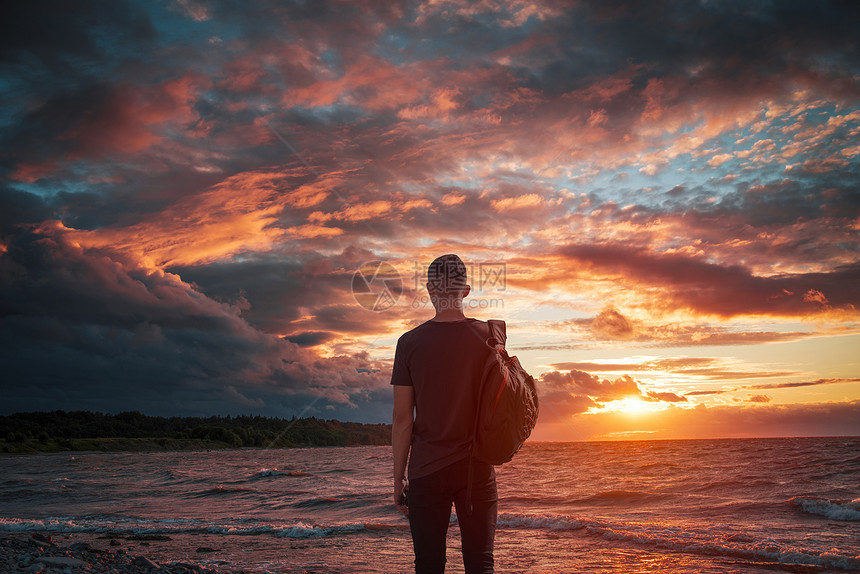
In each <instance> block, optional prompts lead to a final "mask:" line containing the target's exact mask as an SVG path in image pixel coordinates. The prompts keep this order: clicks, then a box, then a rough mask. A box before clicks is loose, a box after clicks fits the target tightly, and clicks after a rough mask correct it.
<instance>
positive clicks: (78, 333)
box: [0, 228, 389, 419]
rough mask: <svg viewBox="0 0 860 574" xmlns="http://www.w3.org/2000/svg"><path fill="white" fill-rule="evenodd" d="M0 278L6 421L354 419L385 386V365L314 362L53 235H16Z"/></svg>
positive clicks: (183, 291)
mask: <svg viewBox="0 0 860 574" xmlns="http://www.w3.org/2000/svg"><path fill="white" fill-rule="evenodd" d="M0 278H2V281H0V286H2V287H0V301H2V303H0V365H2V368H3V372H4V377H3V384H2V387H3V393H4V396H6V397H7V400H6V401H5V403H4V406H3V408H4V410H5V411H7V412H11V411H15V410H28V409H32V408H40V409H44V410H51V409H60V408H68V407H69V405H77V406H76V407H75V408H91V409H94V410H113V411H117V410H124V409H125V410H127V409H128V408H129V407H130V405H134V408H139V409H141V410H144V411H145V412H151V413H160V414H178V413H180V412H181V413H182V414H198V415H203V414H211V413H238V412H259V413H268V414H278V415H283V414H286V413H293V414H296V413H298V412H299V411H302V410H303V409H305V408H310V409H315V410H311V411H308V412H314V413H323V412H325V410H326V409H327V408H329V407H335V408H337V409H339V410H340V412H342V413H344V416H346V413H347V412H348V411H349V412H351V413H352V415H351V416H350V417H347V418H352V419H355V418H361V417H362V416H363V415H362V413H361V412H359V411H358V408H359V406H360V405H362V404H364V403H366V402H367V401H369V400H371V399H373V397H377V398H378V397H379V396H380V395H378V393H376V389H379V388H384V384H385V383H386V382H387V376H388V374H389V372H388V369H389V367H388V366H387V365H385V364H381V363H378V362H377V361H374V360H372V359H371V358H370V357H369V356H368V355H367V354H366V353H358V354H353V355H351V356H343V355H340V356H334V357H331V358H327V359H323V358H320V357H318V356H316V355H314V354H312V353H309V352H307V351H305V350H303V349H301V348H300V345H297V344H295V343H293V342H290V341H286V340H282V339H279V338H277V337H273V336H270V335H267V334H265V333H263V332H262V331H259V330H257V329H255V328H253V327H252V326H251V325H249V324H248V323H247V322H246V321H245V320H244V319H243V318H242V305H241V304H238V305H236V304H230V303H223V302H217V301H215V300H213V299H210V298H208V297H206V296H205V295H203V294H202V293H200V292H199V291H197V290H195V289H194V288H193V287H191V286H190V285H188V284H187V283H184V282H182V281H181V280H180V279H179V277H178V276H176V275H172V274H166V273H163V272H160V271H151V270H146V269H143V268H137V267H135V265H134V264H133V262H132V261H129V260H125V261H123V260H121V259H114V258H112V257H111V256H110V255H108V254H106V253H103V252H102V253H100V252H98V251H96V250H84V249H81V248H80V247H79V246H77V245H76V244H75V243H74V242H72V241H70V240H69V239H68V238H67V237H66V234H65V233H64V232H63V231H62V230H60V229H57V228H54V229H51V228H43V229H40V230H34V231H30V232H27V233H20V234H19V235H17V236H15V237H14V238H13V240H12V241H11V242H9V243H8V244H7V246H6V252H5V253H4V254H3V256H2V257H0ZM308 336H311V337H313V336H316V337H318V338H320V339H322V338H324V337H325V335H324V334H305V339H306V340H307V337H308ZM36 397H38V400H37V401H36ZM383 399H384V397H383ZM34 401H36V403H37V404H35V403H34ZM310 403H313V405H312V406H308V405H309V404H310ZM350 409H352V410H350Z"/></svg>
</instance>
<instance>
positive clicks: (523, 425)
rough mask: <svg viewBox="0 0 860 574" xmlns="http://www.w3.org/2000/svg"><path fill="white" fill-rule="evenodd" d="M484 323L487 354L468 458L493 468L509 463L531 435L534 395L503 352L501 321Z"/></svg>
mask: <svg viewBox="0 0 860 574" xmlns="http://www.w3.org/2000/svg"><path fill="white" fill-rule="evenodd" d="M487 324H488V325H489V327H490V337H489V338H488V339H487V346H488V347H490V349H491V351H490V356H489V358H488V359H487V364H486V366H485V367H484V373H483V378H482V380H481V390H480V394H479V397H480V398H479V402H478V413H477V417H476V420H475V434H474V439H473V442H472V455H473V456H474V457H475V458H478V459H480V460H483V461H484V462H487V463H490V464H493V465H496V464H504V463H506V462H508V461H509V460H511V459H512V458H513V457H514V455H515V454H516V453H517V451H518V450H520V447H521V446H522V445H523V443H524V442H525V440H526V439H527V438H528V437H529V435H530V434H531V432H532V429H534V427H535V423H537V418H538V396H537V388H536V387H535V380H534V378H533V377H532V376H531V375H529V374H528V373H527V372H526V371H525V369H523V367H522V365H520V361H519V360H518V359H517V358H516V357H509V356H508V352H507V351H506V350H505V341H506V340H507V335H506V333H505V322H504V321H498V320H490V321H487Z"/></svg>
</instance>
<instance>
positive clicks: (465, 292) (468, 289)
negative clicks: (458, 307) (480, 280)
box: [463, 285, 472, 299]
mask: <svg viewBox="0 0 860 574" xmlns="http://www.w3.org/2000/svg"><path fill="white" fill-rule="evenodd" d="M471 292H472V286H471V285H466V288H465V289H463V299H465V298H466V297H468V296H469V293H471Z"/></svg>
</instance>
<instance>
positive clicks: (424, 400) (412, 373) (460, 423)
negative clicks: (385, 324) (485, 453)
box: [391, 319, 490, 479]
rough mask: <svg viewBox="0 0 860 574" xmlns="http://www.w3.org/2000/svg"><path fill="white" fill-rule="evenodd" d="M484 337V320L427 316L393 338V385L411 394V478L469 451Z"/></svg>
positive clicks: (484, 356) (483, 359) (484, 354)
mask: <svg viewBox="0 0 860 574" xmlns="http://www.w3.org/2000/svg"><path fill="white" fill-rule="evenodd" d="M487 337H489V329H488V327H487V323H486V322H484V321H479V320H477V319H465V320H461V321H449V322H443V321H427V322H426V323H423V324H421V325H419V326H418V327H415V328H414V329H412V330H411V331H409V332H407V333H404V334H403V335H402V336H401V337H400V339H399V340H398V341H397V350H396V352H395V354H394V369H393V371H392V373H391V384H392V385H406V386H411V387H413V390H414V393H415V422H414V424H413V425H412V451H411V454H410V456H409V478H410V479H414V478H420V477H422V476H427V475H428V474H430V473H432V472H436V471H437V470H440V469H442V468H444V467H446V466H448V465H449V464H451V463H453V462H456V461H458V460H460V459H462V458H465V457H467V456H469V448H470V446H471V442H472V432H473V431H474V425H475V412H476V410H477V408H478V392H479V391H480V384H481V376H482V374H483V370H484V365H485V363H486V361H487V358H488V357H489V354H490V349H489V347H487V345H486V340H487Z"/></svg>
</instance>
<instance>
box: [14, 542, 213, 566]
mask: <svg viewBox="0 0 860 574" xmlns="http://www.w3.org/2000/svg"><path fill="white" fill-rule="evenodd" d="M111 542H114V541H113V540H112V541H111ZM112 546H114V547H116V545H113V544H112ZM0 571H2V572H22V573H28V574H38V573H40V572H41V573H44V574H156V573H157V574H198V573H199V574H214V573H215V572H217V571H216V570H214V569H212V568H208V567H206V566H201V565H199V564H189V563H186V562H176V563H165V564H158V563H156V562H154V561H152V560H150V559H149V558H146V557H145V556H129V555H128V553H127V552H126V551H125V550H122V549H111V550H99V549H97V548H94V547H93V546H92V545H90V544H89V543H87V542H76V543H74V544H71V545H70V546H67V547H64V546H59V545H57V544H55V543H54V542H53V540H52V538H51V537H50V536H45V535H43V534H39V533H36V534H33V535H31V536H29V537H25V536H24V535H21V536H20V537H15V536H4V537H2V538H0Z"/></svg>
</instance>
